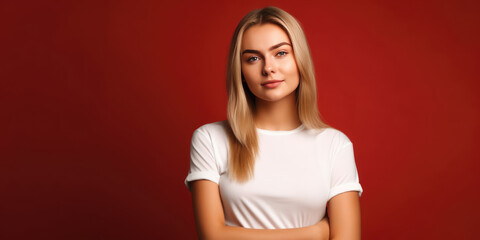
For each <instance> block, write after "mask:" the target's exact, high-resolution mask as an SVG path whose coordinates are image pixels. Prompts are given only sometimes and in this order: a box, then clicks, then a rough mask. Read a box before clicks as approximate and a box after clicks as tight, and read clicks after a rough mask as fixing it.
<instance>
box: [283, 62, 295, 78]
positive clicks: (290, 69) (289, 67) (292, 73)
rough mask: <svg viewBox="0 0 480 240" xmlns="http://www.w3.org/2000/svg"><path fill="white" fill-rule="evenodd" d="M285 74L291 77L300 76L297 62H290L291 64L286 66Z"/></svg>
mask: <svg viewBox="0 0 480 240" xmlns="http://www.w3.org/2000/svg"><path fill="white" fill-rule="evenodd" d="M285 73H286V74H288V75H289V76H298V68H297V64H296V63H295V60H292V61H289V63H288V64H286V65H285Z"/></svg>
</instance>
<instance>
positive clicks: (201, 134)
mask: <svg viewBox="0 0 480 240" xmlns="http://www.w3.org/2000/svg"><path fill="white" fill-rule="evenodd" d="M227 124H228V122H227V120H223V121H217V122H211V123H206V124H203V125H201V126H199V127H197V128H196V129H195V130H194V131H193V135H192V141H195V140H197V139H209V140H210V141H214V140H217V141H218V140H219V141H223V140H226V139H227V131H226V130H227V126H228V125H227Z"/></svg>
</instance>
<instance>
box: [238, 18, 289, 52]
mask: <svg viewBox="0 0 480 240" xmlns="http://www.w3.org/2000/svg"><path fill="white" fill-rule="evenodd" d="M281 42H287V43H290V39H289V38H288V35H287V33H285V31H283V29H282V28H281V27H279V26H278V25H276V24H273V23H264V24H261V25H260V24H257V25H254V26H251V27H250V28H248V29H247V31H245V32H244V33H243V37H242V51H243V50H245V49H252V50H261V51H267V49H268V48H270V47H271V46H273V45H275V44H278V43H281Z"/></svg>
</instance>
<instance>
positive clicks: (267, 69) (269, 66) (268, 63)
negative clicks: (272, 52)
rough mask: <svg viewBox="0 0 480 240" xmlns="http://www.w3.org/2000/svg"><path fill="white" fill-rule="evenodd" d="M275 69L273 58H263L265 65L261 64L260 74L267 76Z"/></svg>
mask: <svg viewBox="0 0 480 240" xmlns="http://www.w3.org/2000/svg"><path fill="white" fill-rule="evenodd" d="M276 71H277V68H276V66H275V64H274V63H273V60H267V59H265V65H264V66H263V69H262V74H263V75H264V76H268V74H271V73H272V74H273V73H275V72H276Z"/></svg>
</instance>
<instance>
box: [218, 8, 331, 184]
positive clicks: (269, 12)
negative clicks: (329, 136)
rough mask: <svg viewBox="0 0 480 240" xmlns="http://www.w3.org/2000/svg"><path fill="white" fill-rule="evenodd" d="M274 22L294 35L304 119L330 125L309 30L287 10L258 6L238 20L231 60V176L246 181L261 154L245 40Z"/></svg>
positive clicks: (306, 122)
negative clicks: (244, 62) (245, 69)
mask: <svg viewBox="0 0 480 240" xmlns="http://www.w3.org/2000/svg"><path fill="white" fill-rule="evenodd" d="M264 23H273V24H276V25H278V26H279V27H281V28H282V29H283V30H284V31H285V33H287V35H288V36H289V38H290V41H291V44H292V48H293V53H294V56H295V60H296V63H297V67H298V71H299V75H300V83H299V87H298V88H297V89H296V90H295V91H297V99H296V105H297V110H298V115H299V118H300V121H301V122H302V123H303V124H304V126H305V127H306V128H313V129H320V128H324V127H329V125H327V124H326V123H324V122H323V121H322V120H321V118H320V113H319V112H318V108H317V91H316V84H315V71H314V65H313V61H312V57H311V54H310V49H309V47H308V43H307V40H306V38H305V34H304V32H303V30H302V27H301V26H300V23H299V22H298V21H297V20H296V19H295V18H294V17H293V16H292V15H290V14H289V13H287V12H285V11H284V10H282V9H280V8H277V7H273V6H269V7H265V8H263V9H255V10H253V11H251V12H249V13H247V15H245V17H243V19H242V20H241V21H240V22H239V23H238V25H237V27H236V29H235V32H234V34H233V37H232V40H231V43H230V50H229V55H228V63H227V76H226V81H227V92H228V104H227V120H228V122H227V126H226V129H227V133H228V139H229V146H230V150H229V174H230V175H229V177H230V179H232V180H234V181H237V182H245V181H247V180H249V179H250V178H251V177H252V176H253V170H254V165H255V158H256V156H257V154H258V139H257V131H256V126H255V123H254V118H253V117H254V113H255V95H253V94H252V92H251V91H250V90H249V88H248V86H247V85H246V83H245V82H242V77H243V75H242V69H241V58H240V57H241V56H240V55H241V53H240V51H241V42H242V38H243V34H244V33H245V31H246V30H247V29H248V28H249V27H251V26H253V25H257V24H264Z"/></svg>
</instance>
